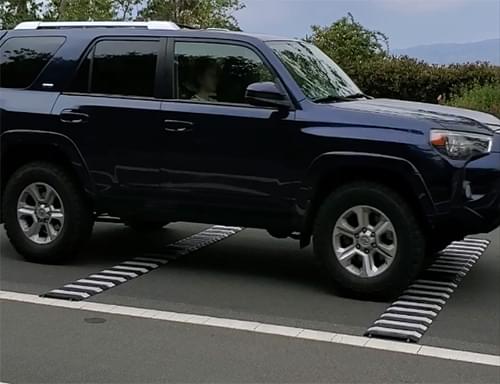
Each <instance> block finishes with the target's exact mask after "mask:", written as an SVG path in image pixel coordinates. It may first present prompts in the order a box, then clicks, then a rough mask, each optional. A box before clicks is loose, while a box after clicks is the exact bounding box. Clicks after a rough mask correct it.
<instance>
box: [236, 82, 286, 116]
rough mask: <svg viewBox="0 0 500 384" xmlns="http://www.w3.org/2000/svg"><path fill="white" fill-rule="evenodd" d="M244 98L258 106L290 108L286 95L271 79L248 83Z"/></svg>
mask: <svg viewBox="0 0 500 384" xmlns="http://www.w3.org/2000/svg"><path fill="white" fill-rule="evenodd" d="M245 99H246V100H247V101H248V102H249V103H250V104H252V105H257V106H259V107H277V108H279V109H283V108H290V100H289V99H288V97H287V96H286V95H285V94H284V93H283V92H282V91H281V90H280V89H279V88H278V86H277V85H276V84H275V83H273V82H271V81H264V82H261V83H252V84H250V85H249V86H248V87H247V90H246V92H245Z"/></svg>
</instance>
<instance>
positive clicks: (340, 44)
mask: <svg viewBox="0 0 500 384" xmlns="http://www.w3.org/2000/svg"><path fill="white" fill-rule="evenodd" d="M311 29H312V35H311V36H308V37H306V40H308V41H311V42H312V43H314V44H315V45H316V46H318V47H319V48H320V49H321V50H323V52H325V53H326V54H327V55H328V56H330V57H331V58H332V59H333V60H334V61H335V62H336V63H337V64H339V65H340V66H341V67H342V68H343V69H344V70H345V71H346V72H348V73H352V72H353V71H355V69H356V68H357V67H358V66H359V65H360V64H362V63H365V62H366V61H368V60H373V59H376V58H381V57H385V56H387V51H388V49H389V40H388V38H387V36H386V35H384V34H383V33H382V32H378V31H372V30H369V29H367V28H365V27H363V26H362V25H361V24H360V23H359V22H357V21H356V20H355V19H354V17H353V16H352V14H350V13H348V14H347V16H345V17H342V18H341V19H339V20H337V21H336V22H334V23H333V24H332V25H330V26H327V27H321V26H317V25H313V26H311Z"/></svg>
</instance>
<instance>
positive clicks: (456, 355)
mask: <svg viewBox="0 0 500 384" xmlns="http://www.w3.org/2000/svg"><path fill="white" fill-rule="evenodd" d="M0 300H10V301H20V302H25V303H32V304H40V305H51V306H54V307H61V308H71V309H76V310H83V311H93V312H102V313H108V314H113V315H122V316H131V317H140V318H147V319H153V320H163V321H173V322H178V323H185V324H197V325H204V326H209V327H218V328H226V329H234V330H239V331H246V332H254V333H260V334H270V335H280V336H285V337H290V338H295V339H302V340H315V341H319V342H325V343H333V344H341V345H350V346H354V347H360V348H372V349H379V350H384V351H389V352H395V353H406V354H409V355H416V356H426V357H432V358H437V359H446V360H454V361H461V362H467V363H475V364H483V365H492V366H495V367H500V356H499V355H488V354H484V353H476V352H468V351H461V350H456V349H448V348H438V347H432V346H427V345H419V344H412V343H404V342H400V341H391V340H382V339H371V338H369V337H365V336H353V335H346V334H341V333H334V332H325V331H319V330H314V329H303V328H296V327H288V326H285V325H277V324H265V323H259V322H255V321H245V320H236V319H225V318H220V317H211V316H205V315H197V314H192V313H177V312H169V311H158V310H153V309H147V308H137V307H128V306H123V305H112V304H101V303H93V302H91V301H66V300H58V299H49V298H46V297H40V296H37V295H31V294H26V293H18V292H10V291H1V290H0Z"/></svg>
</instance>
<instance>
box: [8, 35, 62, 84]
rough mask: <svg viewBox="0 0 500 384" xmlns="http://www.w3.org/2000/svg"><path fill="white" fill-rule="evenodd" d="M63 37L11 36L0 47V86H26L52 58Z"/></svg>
mask: <svg viewBox="0 0 500 384" xmlns="http://www.w3.org/2000/svg"><path fill="white" fill-rule="evenodd" d="M64 40H65V39H64V37H55V36H47V37H46V36H29V37H12V38H10V39H8V40H7V41H6V42H5V43H4V44H3V45H2V46H1V47H0V87H4V88H26V87H28V86H30V85H31V84H32V83H33V82H34V81H35V79H36V78H37V77H38V75H39V74H40V72H41V71H42V70H43V68H44V67H45V66H46V65H47V63H48V62H49V61H50V59H52V57H53V56H54V54H55V53H56V51H57V50H58V49H59V47H60V46H61V45H62V44H63V43H64Z"/></svg>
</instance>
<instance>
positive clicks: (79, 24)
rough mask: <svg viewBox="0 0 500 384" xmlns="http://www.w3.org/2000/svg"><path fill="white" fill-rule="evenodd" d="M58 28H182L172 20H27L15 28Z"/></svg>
mask: <svg viewBox="0 0 500 384" xmlns="http://www.w3.org/2000/svg"><path fill="white" fill-rule="evenodd" d="M58 28H144V29H180V27H179V26H178V25H177V24H175V23H173V22H171V21H25V22H22V23H19V24H18V25H16V27H15V28H14V29H58Z"/></svg>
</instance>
